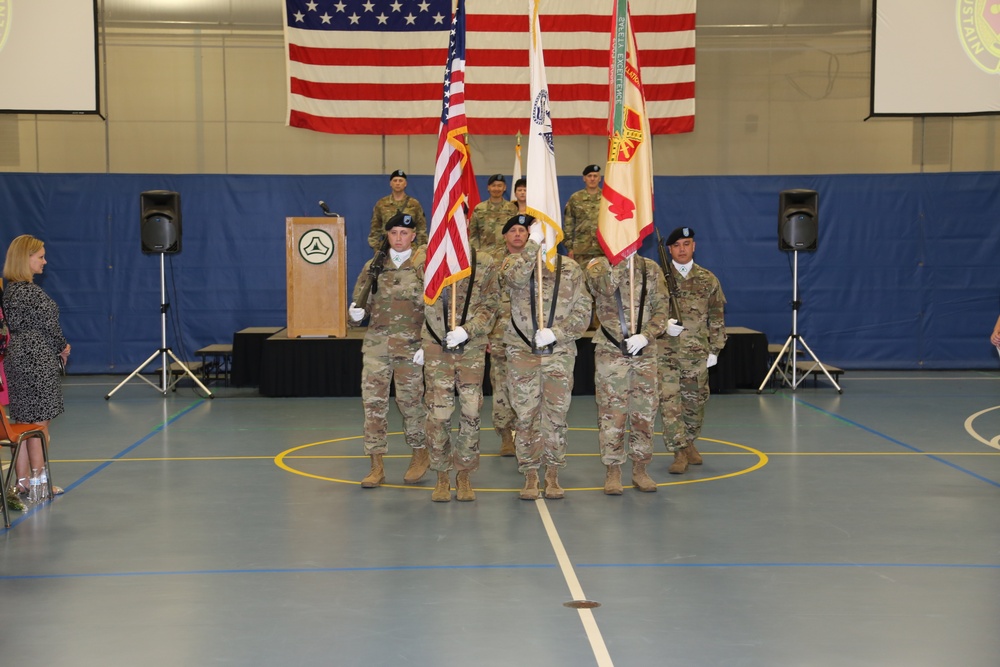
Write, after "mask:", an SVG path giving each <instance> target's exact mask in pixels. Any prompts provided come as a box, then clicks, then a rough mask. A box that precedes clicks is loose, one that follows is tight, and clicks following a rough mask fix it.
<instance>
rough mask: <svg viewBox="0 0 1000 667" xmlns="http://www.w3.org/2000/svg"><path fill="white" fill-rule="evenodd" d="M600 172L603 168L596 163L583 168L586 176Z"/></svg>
mask: <svg viewBox="0 0 1000 667" xmlns="http://www.w3.org/2000/svg"><path fill="white" fill-rule="evenodd" d="M599 173H601V168H600V167H599V166H597V165H596V164H588V165H587V166H586V167H584V168H583V175H584V176H586V175H587V174H599Z"/></svg>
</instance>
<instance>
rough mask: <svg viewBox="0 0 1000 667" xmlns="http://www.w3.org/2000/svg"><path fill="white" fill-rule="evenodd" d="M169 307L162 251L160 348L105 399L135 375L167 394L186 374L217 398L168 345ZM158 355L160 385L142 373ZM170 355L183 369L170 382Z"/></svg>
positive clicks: (209, 394) (108, 396)
mask: <svg viewBox="0 0 1000 667" xmlns="http://www.w3.org/2000/svg"><path fill="white" fill-rule="evenodd" d="M169 308H170V304H168V303H167V281H166V277H165V275H164V267H163V253H160V349H158V350H157V351H156V352H153V354H151V355H149V358H148V359H146V361H144V362H142V363H141V364H140V365H139V367H138V368H136V369H135V370H134V371H132V373H131V374H130V375H129V376H128V377H127V378H125V379H124V380H122V381H121V382H119V383H118V386H117V387H115V388H114V389H112V390H111V391H109V392H108V395H107V396H105V397H104V400H108V399H109V398H111V397H112V396H113V395H114V393H115V392H116V391H118V390H119V389H121V388H122V387H124V386H125V385H126V384H128V382H129V380H131V379H132V378H134V377H138V378H139V379H140V380H142V381H143V382H145V383H146V384H148V385H149V386H150V387H152V388H153V389H156V390H158V391H159V392H160V393H162V394H163V395H164V396H166V395H167V392H168V391H169V390H171V389H173V388H174V386H175V385H176V384H177V383H178V382H180V381H181V380H182V379H184V377H185V376H187V377H189V378H191V379H192V380H193V381H194V383H195V384H196V385H198V386H199V387H201V389H202V391H204V392H205V393H206V394H208V397H209V398H215V395H214V394H212V392H211V391H209V390H208V387H206V386H205V385H204V384H203V383H202V382H201V380H199V379H198V378H197V377H196V376H195V374H194V373H192V372H191V369H190V368H188V367H187V364H185V363H184V362H183V361H181V360H180V359H178V358H177V355H175V354H174V352H173V350H171V349H170V348H169V347H167V309H169ZM157 356H159V357H160V384H159V385H157V384H156V383H154V382H153V381H152V380H150V379H149V378H147V377H145V376H143V375H140V373H141V372H142V371H143V369H144V368H146V366H148V365H149V364H151V363H152V362H153V360H154V359H156V357H157ZM168 357H169V359H173V360H174V363H176V364H177V366H178V367H179V369H180V370H181V371H182V372H181V373H178V374H177V378H176V379H175V380H174V381H173V382H169V383H168V378H169V377H170V363H169V362H168Z"/></svg>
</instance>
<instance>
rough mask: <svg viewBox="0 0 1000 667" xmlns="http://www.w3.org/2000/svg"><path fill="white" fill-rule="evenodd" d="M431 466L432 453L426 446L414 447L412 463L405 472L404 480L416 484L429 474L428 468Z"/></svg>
mask: <svg viewBox="0 0 1000 667" xmlns="http://www.w3.org/2000/svg"><path fill="white" fill-rule="evenodd" d="M430 467H431V455H430V452H428V451H427V448H426V447H421V448H420V449H414V450H413V455H412V456H411V457H410V465H409V466H408V467H407V468H406V472H405V473H403V481H404V482H406V483H407V484H416V483H417V482H419V481H420V480H421V478H423V476H424V475H425V474H427V469H428V468H430Z"/></svg>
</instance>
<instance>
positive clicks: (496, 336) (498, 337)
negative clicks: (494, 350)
mask: <svg viewBox="0 0 1000 667" xmlns="http://www.w3.org/2000/svg"><path fill="white" fill-rule="evenodd" d="M509 254H510V252H509V251H508V250H507V245H506V244H504V251H503V257H502V259H501V260H500V261H499V262H498V263H497V284H498V285H499V287H500V302H499V305H498V306H497V318H496V320H494V322H493V329H492V331H490V344H491V345H501V346H502V345H503V336H504V333H505V332H506V331H507V327H509V326H510V291H509V290H508V289H507V284H506V283H505V282H504V279H503V275H502V274H501V273H500V267H501V266H502V265H503V261H504V260H506V258H507V255H509Z"/></svg>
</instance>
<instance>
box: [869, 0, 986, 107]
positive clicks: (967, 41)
mask: <svg viewBox="0 0 1000 667" xmlns="http://www.w3.org/2000/svg"><path fill="white" fill-rule="evenodd" d="M873 15H874V16H873V19H872V92H871V115H872V116H924V115H950V116H957V115H974V114H994V113H1000V0H875V2H874V6H873Z"/></svg>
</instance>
